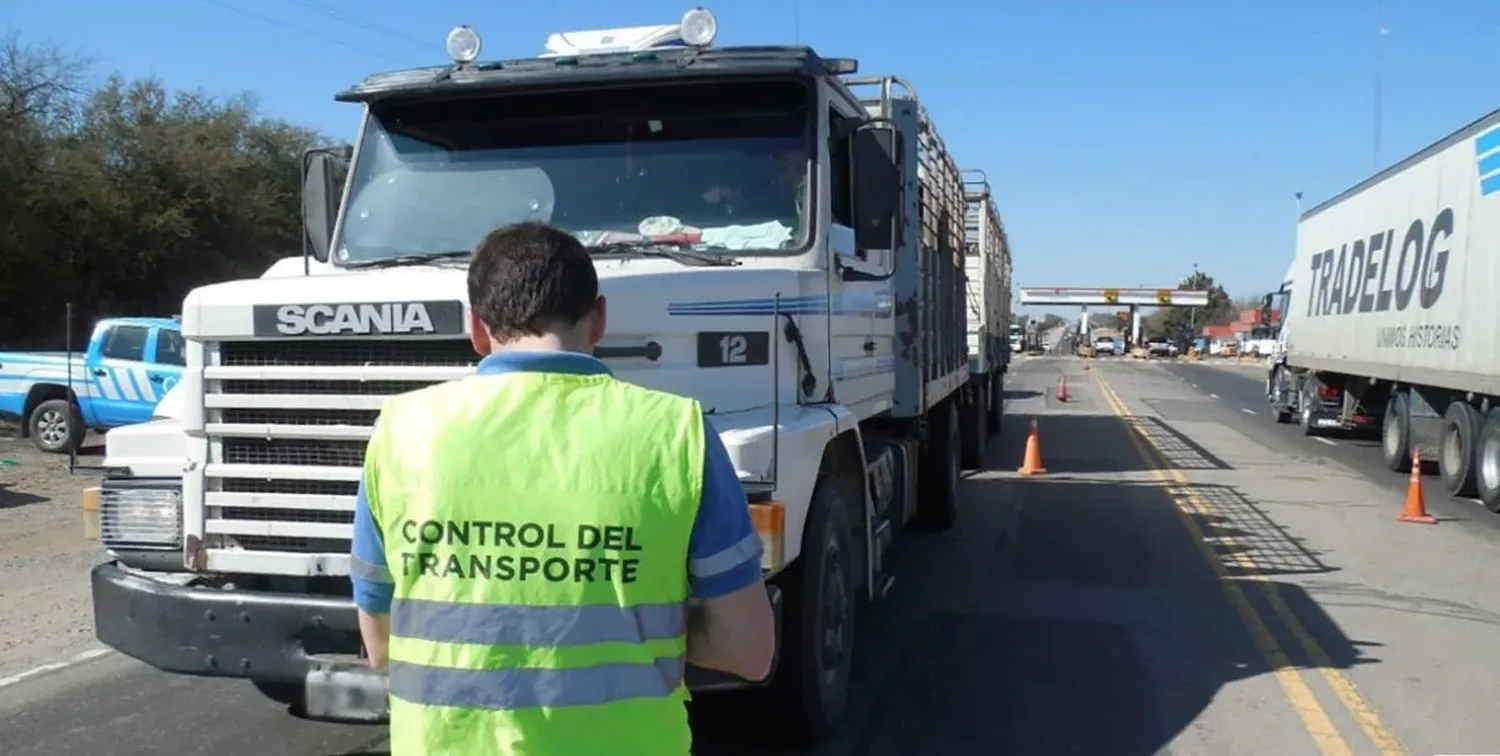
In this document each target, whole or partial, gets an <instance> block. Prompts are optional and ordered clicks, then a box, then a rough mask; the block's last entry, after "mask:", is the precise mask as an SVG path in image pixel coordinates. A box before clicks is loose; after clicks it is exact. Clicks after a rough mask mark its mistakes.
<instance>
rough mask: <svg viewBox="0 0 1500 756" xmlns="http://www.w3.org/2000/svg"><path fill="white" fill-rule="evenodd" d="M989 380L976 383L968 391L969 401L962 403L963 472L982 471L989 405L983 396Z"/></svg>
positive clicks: (987, 432)
mask: <svg viewBox="0 0 1500 756" xmlns="http://www.w3.org/2000/svg"><path fill="white" fill-rule="evenodd" d="M988 386H989V380H988V379H986V380H984V381H979V382H977V383H976V384H975V385H974V386H973V387H972V390H971V391H969V392H968V393H969V397H970V398H969V400H968V401H967V402H965V403H964V405H965V406H964V411H963V413H962V422H963V465H964V469H965V470H983V469H984V452H985V446H986V444H985V441H986V440H988V439H989V437H990V433H989V414H990V413H989V403H988V402H987V401H985V399H986V397H985V394H986V393H988V390H987V387H988Z"/></svg>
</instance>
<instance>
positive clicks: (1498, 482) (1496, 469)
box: [1474, 407, 1500, 514]
mask: <svg viewBox="0 0 1500 756" xmlns="http://www.w3.org/2000/svg"><path fill="white" fill-rule="evenodd" d="M1474 462H1475V467H1476V468H1477V469H1476V470H1475V475H1474V477H1475V483H1476V488H1478V489H1479V500H1480V501H1482V502H1484V508H1485V509H1488V510H1490V511H1491V512H1494V513H1496V514H1500V407H1497V408H1495V409H1492V410H1490V411H1489V412H1488V413H1487V414H1486V415H1485V417H1484V425H1482V426H1480V429H1479V449H1478V451H1477V452H1476V453H1475V454H1474Z"/></svg>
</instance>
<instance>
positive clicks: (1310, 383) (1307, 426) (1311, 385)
mask: <svg viewBox="0 0 1500 756" xmlns="http://www.w3.org/2000/svg"><path fill="white" fill-rule="evenodd" d="M1321 403H1322V400H1320V399H1319V398H1318V382H1317V379H1316V378H1313V377H1311V376H1308V377H1307V378H1304V379H1303V381H1302V388H1301V396H1299V397H1298V398H1297V426H1298V427H1300V428H1301V429H1302V435H1304V436H1316V435H1318V427H1317V426H1316V425H1313V420H1314V419H1315V418H1314V417H1313V407H1317V406H1319V405H1320V404H1321Z"/></svg>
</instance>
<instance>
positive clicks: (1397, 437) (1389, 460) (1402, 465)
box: [1380, 391, 1411, 473]
mask: <svg viewBox="0 0 1500 756" xmlns="http://www.w3.org/2000/svg"><path fill="white" fill-rule="evenodd" d="M1380 455H1381V457H1382V458H1383V459H1384V461H1385V466H1386V469H1388V470H1390V471H1391V472H1398V473H1404V472H1411V405H1410V404H1409V403H1408V401H1407V397H1406V392H1404V391H1393V392H1391V398H1390V400H1389V401H1387V402H1386V403H1385V420H1384V421H1382V422H1381V424H1380Z"/></svg>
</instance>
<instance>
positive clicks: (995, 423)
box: [985, 373, 1005, 436]
mask: <svg viewBox="0 0 1500 756" xmlns="http://www.w3.org/2000/svg"><path fill="white" fill-rule="evenodd" d="M1004 414H1005V377H1004V375H1003V374H1002V373H995V374H993V375H991V376H990V395H989V400H988V402H986V404H985V425H986V427H987V428H988V429H989V432H990V435H992V436H993V435H995V434H997V433H999V432H1000V417H1001V416H1002V415H1004Z"/></svg>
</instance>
